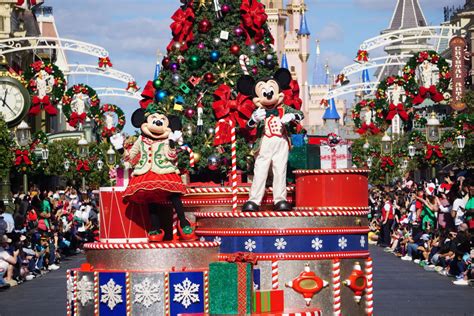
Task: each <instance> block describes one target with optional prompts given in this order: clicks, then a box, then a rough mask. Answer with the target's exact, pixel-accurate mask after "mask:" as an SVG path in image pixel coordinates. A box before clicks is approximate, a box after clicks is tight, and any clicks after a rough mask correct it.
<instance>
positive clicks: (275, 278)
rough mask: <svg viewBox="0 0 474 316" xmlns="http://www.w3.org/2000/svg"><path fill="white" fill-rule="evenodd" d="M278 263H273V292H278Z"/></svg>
mask: <svg viewBox="0 0 474 316" xmlns="http://www.w3.org/2000/svg"><path fill="white" fill-rule="evenodd" d="M278 274H279V273H278V261H276V260H275V261H272V290H278V288H279V286H280V285H279V284H278V277H279V276H278Z"/></svg>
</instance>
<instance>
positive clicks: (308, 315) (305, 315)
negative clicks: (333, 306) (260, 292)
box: [252, 309, 323, 316]
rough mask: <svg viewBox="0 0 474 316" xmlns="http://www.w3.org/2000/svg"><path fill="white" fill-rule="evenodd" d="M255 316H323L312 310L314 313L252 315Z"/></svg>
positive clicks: (318, 311) (319, 311)
mask: <svg viewBox="0 0 474 316" xmlns="http://www.w3.org/2000/svg"><path fill="white" fill-rule="evenodd" d="M252 315H253V316H265V315H272V316H322V315H323V314H322V312H321V310H319V309H317V310H312V311H304V312H296V311H295V312H283V313H271V314H267V313H265V314H252Z"/></svg>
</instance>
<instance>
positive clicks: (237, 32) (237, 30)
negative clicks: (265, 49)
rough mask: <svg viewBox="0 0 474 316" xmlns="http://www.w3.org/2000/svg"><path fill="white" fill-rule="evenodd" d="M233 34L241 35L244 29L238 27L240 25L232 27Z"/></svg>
mask: <svg viewBox="0 0 474 316" xmlns="http://www.w3.org/2000/svg"><path fill="white" fill-rule="evenodd" d="M234 34H235V36H238V37H240V36H242V35H243V34H244V30H243V29H242V28H241V27H240V26H237V27H236V28H235V29H234Z"/></svg>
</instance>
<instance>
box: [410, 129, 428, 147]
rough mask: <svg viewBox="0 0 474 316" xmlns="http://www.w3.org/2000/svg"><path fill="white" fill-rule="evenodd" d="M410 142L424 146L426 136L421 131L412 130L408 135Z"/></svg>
mask: <svg viewBox="0 0 474 316" xmlns="http://www.w3.org/2000/svg"><path fill="white" fill-rule="evenodd" d="M408 142H409V143H410V144H412V145H414V144H424V143H425V142H426V139H425V135H424V134H423V133H422V132H421V131H419V130H412V131H411V132H410V134H409V135H408Z"/></svg>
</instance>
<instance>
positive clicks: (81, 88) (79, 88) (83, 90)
mask: <svg viewBox="0 0 474 316" xmlns="http://www.w3.org/2000/svg"><path fill="white" fill-rule="evenodd" d="M72 91H73V92H74V94H78V93H83V94H88V93H89V89H87V87H84V86H81V85H78V84H76V85H75V86H73V87H72Z"/></svg>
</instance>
